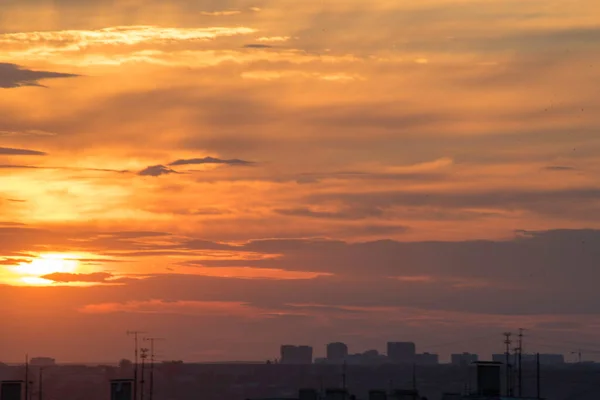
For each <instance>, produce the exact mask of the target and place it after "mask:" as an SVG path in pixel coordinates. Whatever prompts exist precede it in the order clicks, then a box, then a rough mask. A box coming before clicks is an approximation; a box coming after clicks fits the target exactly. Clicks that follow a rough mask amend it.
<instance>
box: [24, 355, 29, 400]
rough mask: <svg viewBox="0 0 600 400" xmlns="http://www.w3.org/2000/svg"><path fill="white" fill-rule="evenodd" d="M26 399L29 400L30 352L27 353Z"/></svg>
mask: <svg viewBox="0 0 600 400" xmlns="http://www.w3.org/2000/svg"><path fill="white" fill-rule="evenodd" d="M25 400H29V354H25Z"/></svg>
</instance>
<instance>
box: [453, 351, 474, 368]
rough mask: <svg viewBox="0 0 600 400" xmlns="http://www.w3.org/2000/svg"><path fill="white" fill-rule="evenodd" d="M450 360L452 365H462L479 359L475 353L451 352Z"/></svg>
mask: <svg viewBox="0 0 600 400" xmlns="http://www.w3.org/2000/svg"><path fill="white" fill-rule="evenodd" d="M450 360H451V363H452V365H457V366H463V367H464V366H467V365H470V364H473V363H474V362H477V361H479V356H478V355H477V354H471V353H462V354H452V355H451V356H450Z"/></svg>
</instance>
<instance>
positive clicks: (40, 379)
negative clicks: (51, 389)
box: [38, 367, 44, 400]
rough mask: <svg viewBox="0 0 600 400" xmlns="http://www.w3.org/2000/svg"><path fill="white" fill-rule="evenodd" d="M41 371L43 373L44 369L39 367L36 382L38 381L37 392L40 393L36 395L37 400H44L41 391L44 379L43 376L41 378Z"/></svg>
mask: <svg viewBox="0 0 600 400" xmlns="http://www.w3.org/2000/svg"><path fill="white" fill-rule="evenodd" d="M43 371H44V368H42V367H40V376H39V378H38V380H39V381H38V390H39V391H40V392H39V393H38V399H39V400H43V399H44V394H43V390H44V389H43V385H44V378H43V376H42V373H43Z"/></svg>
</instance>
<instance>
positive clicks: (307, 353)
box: [281, 344, 313, 364]
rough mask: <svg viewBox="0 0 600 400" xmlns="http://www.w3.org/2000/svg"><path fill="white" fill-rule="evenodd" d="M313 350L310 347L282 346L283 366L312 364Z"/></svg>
mask: <svg viewBox="0 0 600 400" xmlns="http://www.w3.org/2000/svg"><path fill="white" fill-rule="evenodd" d="M312 361H313V348H312V347H310V346H293V345H289V344H286V345H283V346H281V364H312Z"/></svg>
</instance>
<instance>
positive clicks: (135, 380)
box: [127, 331, 146, 400]
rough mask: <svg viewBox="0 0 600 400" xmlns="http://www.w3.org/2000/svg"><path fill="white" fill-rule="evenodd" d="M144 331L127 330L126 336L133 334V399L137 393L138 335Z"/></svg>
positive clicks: (135, 399) (135, 398)
mask: <svg viewBox="0 0 600 400" xmlns="http://www.w3.org/2000/svg"><path fill="white" fill-rule="evenodd" d="M142 333H146V332H142V331H127V336H133V343H134V346H135V351H134V358H135V361H134V365H133V400H137V393H138V350H139V347H138V335H140V334H142Z"/></svg>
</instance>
